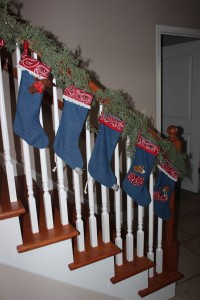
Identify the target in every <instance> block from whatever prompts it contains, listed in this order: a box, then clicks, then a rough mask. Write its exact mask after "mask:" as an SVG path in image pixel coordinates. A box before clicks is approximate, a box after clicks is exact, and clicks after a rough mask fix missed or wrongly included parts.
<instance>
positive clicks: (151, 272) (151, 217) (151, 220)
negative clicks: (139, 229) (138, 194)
mask: <svg viewBox="0 0 200 300" xmlns="http://www.w3.org/2000/svg"><path fill="white" fill-rule="evenodd" d="M149 193H150V197H151V203H150V204H149V241H148V244H149V245H148V248H149V249H148V253H147V257H148V258H149V259H150V260H151V261H153V262H154V252H153V229H154V226H153V225H154V213H153V174H151V175H150V177H149ZM153 275H154V268H151V269H149V277H153Z"/></svg>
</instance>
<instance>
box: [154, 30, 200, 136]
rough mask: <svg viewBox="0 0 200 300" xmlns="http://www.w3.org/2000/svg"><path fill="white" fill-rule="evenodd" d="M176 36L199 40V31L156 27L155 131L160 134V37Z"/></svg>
mask: <svg viewBox="0 0 200 300" xmlns="http://www.w3.org/2000/svg"><path fill="white" fill-rule="evenodd" d="M163 34H166V35H177V36H186V37H195V38H200V30H197V29H190V28H183V27H171V26H163V25H156V124H155V125H156V129H157V130H158V132H160V133H161V127H162V106H161V100H162V99H161V93H162V90H161V59H162V57H161V53H162V49H161V48H162V46H161V36H162V35H163Z"/></svg>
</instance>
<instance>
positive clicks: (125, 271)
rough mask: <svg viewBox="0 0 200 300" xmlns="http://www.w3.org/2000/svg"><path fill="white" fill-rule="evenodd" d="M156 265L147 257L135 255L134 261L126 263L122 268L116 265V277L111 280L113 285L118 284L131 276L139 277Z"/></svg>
mask: <svg viewBox="0 0 200 300" xmlns="http://www.w3.org/2000/svg"><path fill="white" fill-rule="evenodd" d="M154 265H155V264H154V263H153V262H152V261H151V260H150V259H148V258H147V257H145V256H142V257H138V256H137V255H136V254H135V255H134V261H131V262H128V261H127V260H125V261H124V263H123V265H122V266H117V265H115V276H114V277H112V278H111V279H110V281H111V282H112V283H118V282H120V281H122V280H124V279H127V278H129V277H131V276H134V275H137V274H139V273H141V272H143V271H146V270H148V269H150V268H152V267H154Z"/></svg>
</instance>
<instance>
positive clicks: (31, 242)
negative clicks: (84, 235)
mask: <svg viewBox="0 0 200 300" xmlns="http://www.w3.org/2000/svg"><path fill="white" fill-rule="evenodd" d="M16 182H17V193H18V194H19V195H20V199H21V201H22V203H23V205H24V206H25V207H26V213H25V214H24V215H23V216H21V217H20V224H21V230H22V240H23V244H22V245H18V246H17V250H18V252H19V253H21V252H25V251H29V250H33V249H36V248H40V247H43V246H47V245H50V244H53V243H57V242H60V241H64V240H67V239H71V238H73V237H76V236H77V235H78V234H79V233H78V231H77V230H76V229H75V228H74V227H73V226H72V225H71V224H68V225H62V224H61V222H60V213H59V208H58V205H57V194H56V192H55V191H53V192H51V194H52V198H53V203H52V207H53V220H54V228H52V229H47V227H46V224H45V216H44V206H43V201H42V191H41V190H40V188H39V187H38V186H37V184H36V183H35V182H34V184H33V189H34V194H35V197H36V203H37V213H38V220H39V232H38V233H35V234H33V233H32V231H31V224H30V216H29V212H28V204H27V188H26V182H25V177H24V176H18V178H17V180H16Z"/></svg>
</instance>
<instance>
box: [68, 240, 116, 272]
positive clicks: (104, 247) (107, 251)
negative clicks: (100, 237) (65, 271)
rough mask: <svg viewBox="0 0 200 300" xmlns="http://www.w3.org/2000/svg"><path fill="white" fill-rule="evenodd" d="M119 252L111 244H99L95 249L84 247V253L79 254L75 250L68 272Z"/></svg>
mask: <svg viewBox="0 0 200 300" xmlns="http://www.w3.org/2000/svg"><path fill="white" fill-rule="evenodd" d="M75 248H76V247H75ZM121 252H122V250H121V249H120V248H118V247H117V246H116V245H115V244H113V243H112V242H108V243H103V242H100V243H99V244H98V246H97V247H91V246H89V245H86V250H85V251H82V252H79V251H78V250H77V249H75V251H74V262H73V263H71V264H69V268H70V270H75V269H78V268H81V267H84V266H86V265H89V264H91V263H94V262H97V261H100V260H102V259H105V258H107V257H110V256H114V255H116V254H119V253H121Z"/></svg>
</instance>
